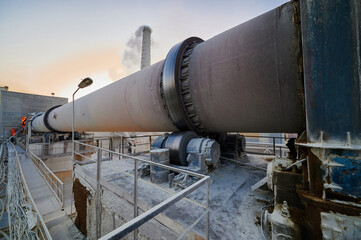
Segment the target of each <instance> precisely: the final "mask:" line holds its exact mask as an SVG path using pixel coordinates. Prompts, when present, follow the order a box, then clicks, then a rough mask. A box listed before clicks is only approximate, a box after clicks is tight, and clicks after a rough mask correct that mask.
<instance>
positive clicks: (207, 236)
mask: <svg viewBox="0 0 361 240" xmlns="http://www.w3.org/2000/svg"><path fill="white" fill-rule="evenodd" d="M210 181H211V179H210V178H209V179H208V181H207V183H206V184H207V190H206V191H207V203H206V207H207V209H206V210H207V211H208V212H207V215H206V240H209V217H210V216H209V190H210V189H209V188H210Z"/></svg>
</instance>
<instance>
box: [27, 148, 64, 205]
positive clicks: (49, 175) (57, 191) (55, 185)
mask: <svg viewBox="0 0 361 240" xmlns="http://www.w3.org/2000/svg"><path fill="white" fill-rule="evenodd" d="M28 157H29V158H30V159H31V160H32V162H33V163H34V165H35V167H36V169H37V170H38V171H39V173H40V175H41V176H42V177H43V178H44V180H45V181H46V183H47V184H48V186H49V188H50V190H51V191H52V192H53V194H54V195H55V197H56V199H57V200H58V201H59V202H60V203H61V206H62V208H64V193H65V189H64V183H63V182H62V181H61V180H60V179H59V178H58V177H57V176H56V175H55V174H54V173H53V172H52V171H51V170H50V169H49V168H48V166H46V164H45V163H44V162H43V161H42V160H41V159H40V158H39V157H38V156H36V155H35V154H34V153H33V152H32V151H31V150H28Z"/></svg>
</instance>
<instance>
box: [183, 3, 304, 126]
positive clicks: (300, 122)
mask: <svg viewBox="0 0 361 240" xmlns="http://www.w3.org/2000/svg"><path fill="white" fill-rule="evenodd" d="M295 15H297V12H295V10H294V6H293V3H287V4H285V5H282V6H281V7H279V8H276V9H274V10H272V11H270V12H267V13H265V14H263V15H261V16H259V17H256V18H254V19H252V20H250V21H248V22H246V23H243V24H241V25H238V26H236V27H234V28H232V29H230V30H228V31H226V32H224V33H221V34H219V35H217V36H215V37H213V38H211V39H209V40H207V41H205V42H204V43H201V44H199V45H197V46H196V47H195V48H194V50H193V53H192V56H191V59H190V65H189V79H190V91H191V92H190V93H191V94H190V95H191V97H192V100H193V101H192V102H193V104H194V108H195V110H196V112H197V115H198V116H199V118H200V122H201V123H202V124H203V125H204V127H205V128H206V129H207V130H208V131H213V132H227V131H228V132H230V131H239V132H302V131H303V130H304V129H305V122H304V109H303V86H302V75H301V72H300V66H299V62H300V60H299V57H300V51H301V49H300V38H299V35H298V33H299V32H298V31H299V29H298V27H299V26H298V24H296V23H294V16H295ZM296 22H297V21H296Z"/></svg>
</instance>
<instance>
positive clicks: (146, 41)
mask: <svg viewBox="0 0 361 240" xmlns="http://www.w3.org/2000/svg"><path fill="white" fill-rule="evenodd" d="M151 33H152V29H150V27H148V26H144V27H143V41H142V60H141V63H140V69H143V68H145V67H148V66H150V34H151Z"/></svg>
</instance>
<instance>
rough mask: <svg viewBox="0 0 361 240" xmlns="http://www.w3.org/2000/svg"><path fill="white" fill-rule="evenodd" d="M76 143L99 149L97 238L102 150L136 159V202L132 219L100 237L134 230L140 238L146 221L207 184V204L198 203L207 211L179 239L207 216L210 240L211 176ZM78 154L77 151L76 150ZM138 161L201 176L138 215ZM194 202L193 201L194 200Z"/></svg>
mask: <svg viewBox="0 0 361 240" xmlns="http://www.w3.org/2000/svg"><path fill="white" fill-rule="evenodd" d="M74 143H77V144H80V145H84V146H89V147H92V148H94V149H97V153H98V154H97V161H96V163H97V176H96V178H97V190H96V206H97V208H96V209H97V212H96V224H97V229H96V233H97V238H99V237H100V235H101V212H100V209H101V197H100V195H101V183H100V179H101V176H100V173H101V170H100V168H101V162H102V154H101V152H102V151H104V152H108V153H112V154H115V155H119V156H123V157H127V158H130V159H133V160H134V199H133V203H134V218H133V219H132V220H130V221H129V222H127V223H125V224H123V225H122V226H120V227H119V228H116V229H114V230H113V231H111V232H110V233H108V234H106V235H104V236H103V237H101V238H100V239H120V238H122V237H125V236H126V235H128V234H129V233H131V232H132V231H133V233H134V239H138V228H139V227H140V226H141V225H142V224H144V223H146V222H147V221H149V220H151V219H153V218H154V217H155V216H157V215H158V214H159V213H161V212H163V211H164V210H165V209H167V208H168V207H170V206H172V205H174V204H175V203H176V202H178V201H180V200H181V199H187V198H186V197H187V195H189V194H190V193H192V192H193V191H194V190H196V189H197V188H199V187H200V186H202V185H206V204H204V205H203V204H201V203H197V205H199V206H201V207H203V208H204V209H205V212H204V213H203V214H202V215H201V216H200V217H199V218H198V219H197V220H196V221H195V222H194V223H193V224H192V225H191V226H189V227H188V228H187V229H186V231H185V232H184V233H183V234H182V235H181V236H180V238H179V239H182V238H183V237H184V236H185V235H186V234H187V233H188V232H189V231H190V230H191V229H192V228H193V227H194V226H195V225H196V224H197V223H199V221H200V220H201V219H202V218H204V217H205V218H206V231H205V233H206V236H205V239H206V240H209V222H210V218H209V212H210V208H209V197H210V177H209V176H206V175H203V174H199V173H195V172H191V171H187V170H184V169H180V168H175V167H171V166H168V165H163V164H160V163H156V162H152V161H149V160H146V159H142V158H139V157H135V156H131V155H127V154H123V153H118V152H115V151H112V150H109V149H105V148H102V147H98V146H90V145H88V144H86V143H82V142H79V141H74ZM75 154H76V152H75ZM138 161H140V162H143V163H148V164H150V165H154V166H158V167H161V168H164V169H169V170H171V171H175V172H181V173H184V174H187V175H190V176H194V177H197V178H199V180H198V181H196V182H195V183H193V184H191V185H190V186H188V187H186V188H185V189H183V190H182V191H180V192H178V193H176V194H175V195H173V196H171V197H170V198H168V199H166V200H165V201H163V202H161V203H159V204H158V205H156V206H154V207H152V208H151V209H149V210H147V211H145V212H143V213H142V214H140V215H139V216H138V206H137V201H138V200H137V199H138V197H137V195H138V193H137V188H138V187H137V185H138V183H137V182H138ZM192 202H193V201H192Z"/></svg>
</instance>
